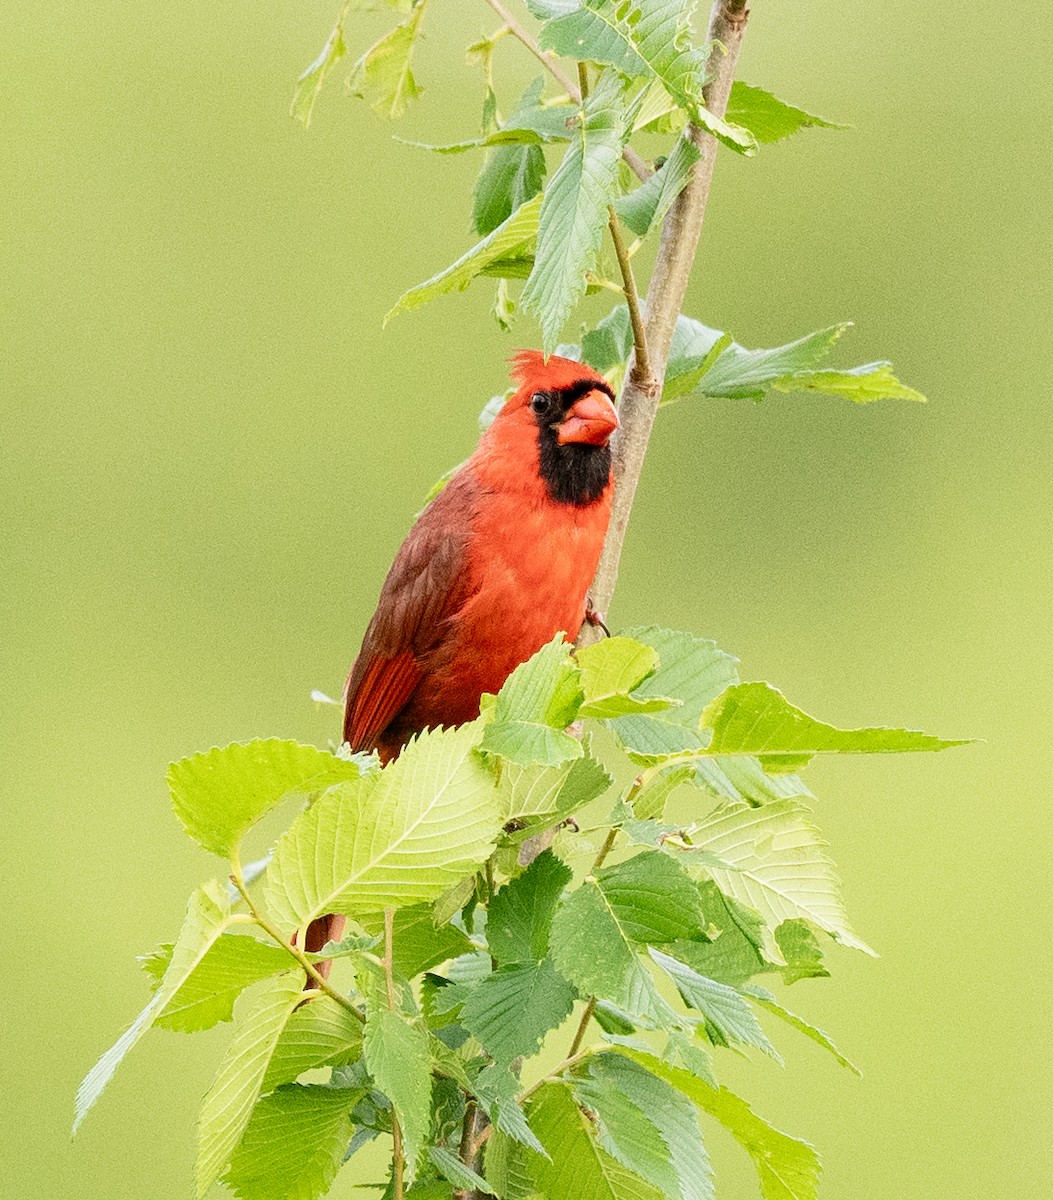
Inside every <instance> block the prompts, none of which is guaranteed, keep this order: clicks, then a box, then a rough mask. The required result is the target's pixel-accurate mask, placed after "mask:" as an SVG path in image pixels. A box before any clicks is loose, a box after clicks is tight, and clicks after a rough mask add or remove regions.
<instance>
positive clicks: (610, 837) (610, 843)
mask: <svg viewBox="0 0 1053 1200" xmlns="http://www.w3.org/2000/svg"><path fill="white" fill-rule="evenodd" d="M619 833H621V826H620V825H615V826H614V827H613V828H612V829H611V831H610V833H608V834H607V838H606V841H604V843H603V845H602V846H601V847H600V852H599V854H597V855H596V861H595V862H594V863H593V864H592V869H593V870H594V871H598V870H599V869H600V867H602V866H603V862H604V859H605V858H606V857H607V855H608V854H610V852H611V850H613V849H614V842H615V839H616V838H617V837H618V834H619Z"/></svg>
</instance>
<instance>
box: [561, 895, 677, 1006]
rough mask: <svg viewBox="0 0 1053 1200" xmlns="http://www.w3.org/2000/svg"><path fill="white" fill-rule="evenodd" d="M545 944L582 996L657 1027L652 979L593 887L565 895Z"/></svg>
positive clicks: (657, 998) (658, 1002)
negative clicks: (654, 1024)
mask: <svg viewBox="0 0 1053 1200" xmlns="http://www.w3.org/2000/svg"><path fill="white" fill-rule="evenodd" d="M551 945H552V957H553V960H554V961H555V963H556V966H557V968H558V969H559V971H560V973H561V974H562V975H563V976H564V977H565V978H566V979H569V980H570V981H571V983H573V984H575V986H576V987H577V988H578V991H579V992H580V993H581V994H582V995H583V996H598V997H599V998H601V999H603V1000H610V1001H613V1002H614V1003H615V1004H616V1005H617V1006H618V1007H619V1008H622V1009H624V1010H625V1011H626V1012H627V1013H628V1014H629V1015H630V1016H632V1017H633V1018H634V1019H644V1020H647V1021H649V1022H652V1023H659V1022H660V1021H661V1020H662V1019H663V1018H664V1017H665V1016H666V1015H667V1014H666V1009H665V1007H663V1006H664V1003H665V1002H664V1001H662V999H661V997H660V996H659V994H658V991H657V989H656V988H655V986H654V981H653V980H652V979H651V976H650V975H649V974H648V972H647V970H646V969H645V968H644V966H643V964H642V963H641V962H640V960H639V958H638V957H637V955H636V950H635V947H634V946H633V945H632V943H631V942H630V941H629V939H628V937H626V935H625V932H624V930H622V929H621V927H620V926H619V925H618V922H617V921H616V920H615V918H614V916H613V914H612V913H611V910H610V908H609V907H608V905H607V903H606V902H605V900H604V898H603V895H602V893H601V892H600V889H599V888H598V887H597V886H596V884H595V883H584V884H582V886H581V887H579V888H577V889H576V890H575V891H573V892H571V893H570V894H569V895H568V896H567V897H565V899H564V900H563V903H562V904H561V905H560V907H559V909H558V910H557V912H556V916H555V919H554V920H553V922H552V935H551ZM670 1011H671V1010H670Z"/></svg>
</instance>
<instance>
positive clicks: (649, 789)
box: [632, 767, 692, 822]
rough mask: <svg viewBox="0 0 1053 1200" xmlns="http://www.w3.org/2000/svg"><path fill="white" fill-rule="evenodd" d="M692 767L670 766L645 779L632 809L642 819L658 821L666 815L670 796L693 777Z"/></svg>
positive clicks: (633, 801) (633, 800) (634, 797)
mask: <svg viewBox="0 0 1053 1200" xmlns="http://www.w3.org/2000/svg"><path fill="white" fill-rule="evenodd" d="M691 774H692V768H691V767H670V768H669V770H667V771H660V772H659V773H658V774H656V775H652V776H651V777H650V778H649V779H647V780H645V782H644V785H643V787H641V788H640V790H639V791H638V792H636V794H635V795H634V796H633V798H632V809H633V812H634V813H635V814H636V816H637V818H638V819H639V820H641V821H648V822H651V821H653V822H658V821H661V819H662V817H663V816H664V815H665V806H666V803H667V802H668V800H669V797H670V796H671V795H672V794H673V792H674V791H675V790H676V789H677V788H678V787H679V786H680V784H682V783H684V782H686V781H687V780H688V779H690V778H691Z"/></svg>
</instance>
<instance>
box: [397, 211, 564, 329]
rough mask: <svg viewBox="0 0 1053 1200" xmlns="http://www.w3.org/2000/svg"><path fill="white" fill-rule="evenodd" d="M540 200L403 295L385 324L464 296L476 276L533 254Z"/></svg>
mask: <svg viewBox="0 0 1053 1200" xmlns="http://www.w3.org/2000/svg"><path fill="white" fill-rule="evenodd" d="M541 200H542V198H541V196H540V195H538V196H535V197H534V198H533V199H532V200H528V201H527V202H526V203H525V204H524V205H522V207H520V208H518V209H517V210H516V211H515V212H514V213H513V214H512V215H511V216H510V217H509V218H508V220H507V221H504V222H503V223H502V224H501V225H499V226H498V227H497V228H496V229H495V230H494V231H493V233H491V234H488V235H487V236H486V237H485V238H483V240H482V241H481V242H478V243H477V244H476V245H474V246H473V247H472V248H471V249H470V250H469V251H468V252H467V253H465V254H462V255H461V257H460V258H459V259H458V260H457V261H456V262H455V263H453V264H452V265H451V266H449V267H447V268H446V269H445V270H444V271H440V272H439V273H438V274H437V275H433V276H432V277H431V279H427V280H425V281H424V283H418V284H417V286H416V287H412V288H410V289H409V291H408V292H403V294H402V295H401V296H400V297H399V298H398V300H397V301H396V302H395V305H394V307H393V308H392V309H391V311H390V312H389V313H388V314H387V316H385V318H384V324H385V325H386V324H387V323H388V321H390V320H391V318H392V317H394V316H397V315H398V314H399V313H401V312H410V311H412V310H413V309H416V308H421V307H422V306H423V305H425V304H427V303H428V302H429V301H430V300H434V299H435V298H436V297H438V296H445V295H448V294H449V293H450V292H463V291H464V289H465V288H466V287H467V286H468V285H469V284H470V283H471V282H472V280H473V279H475V278H476V276H478V275H482V274H484V273H485V272H486V271H488V270H489V269H491V268H492V267H494V266H495V264H498V263H500V262H501V261H502V260H508V259H515V258H522V257H523V256H524V255H525V254H527V253H528V252H529V251H531V250H532V249H533V246H534V242H535V240H536V238H537V231H538V218H539V216H540V213H541Z"/></svg>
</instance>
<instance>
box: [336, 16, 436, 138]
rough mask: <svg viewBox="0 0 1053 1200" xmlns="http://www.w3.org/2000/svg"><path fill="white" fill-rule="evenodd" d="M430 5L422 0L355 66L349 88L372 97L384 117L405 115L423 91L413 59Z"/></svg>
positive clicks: (349, 78) (365, 96) (375, 107)
mask: <svg viewBox="0 0 1053 1200" xmlns="http://www.w3.org/2000/svg"><path fill="white" fill-rule="evenodd" d="M427 4H428V0H418V3H417V4H416V6H415V7H414V9H413V10H412V11H411V13H410V15H409V16H408V17H407V18H406V20H405V21H403V22H402V24H401V25H396V26H395V28H394V29H393V30H392V31H391V32H390V33H389V34H386V35H385V36H384V37H382V38H381V39H380V40H379V41H378V42H375V43H374V44H373V45H372V46H371V47H370V48H369V49H368V50H367V51H366V52H365V54H363V55H362V57H361V58H360V59H359V60H358V62H356V63H355V65H354V66H353V67H352V68H351V74H350V76H349V77H348V80H347V87H348V90H349V91H350V93H351V94H352V95H353V96H358V97H359V98H360V99H363V100H369V101H370V107H371V108H372V109H373V111H374V112H376V113H379V114H380V116H382V117H388V118H389V119H394V118H396V117H401V116H402V114H403V113H404V112H405V111H406V109H407V107H408V106H409V104H410V102H411V101H413V100H416V99H417V97H418V96H419V95H420V93H421V89H420V87H419V86H418V85H417V81H416V80H415V79H414V78H413V72H412V71H411V70H410V62H411V60H412V58H413V49H414V46H415V45H416V41H417V35H418V33H419V32H420V23H421V18H422V17H423V16H424V10H425V8H427Z"/></svg>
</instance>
